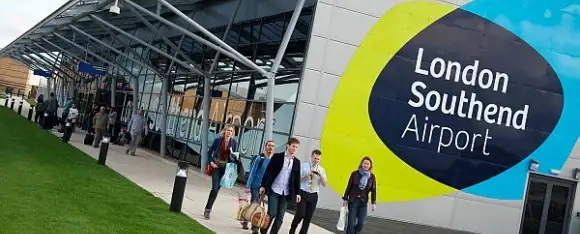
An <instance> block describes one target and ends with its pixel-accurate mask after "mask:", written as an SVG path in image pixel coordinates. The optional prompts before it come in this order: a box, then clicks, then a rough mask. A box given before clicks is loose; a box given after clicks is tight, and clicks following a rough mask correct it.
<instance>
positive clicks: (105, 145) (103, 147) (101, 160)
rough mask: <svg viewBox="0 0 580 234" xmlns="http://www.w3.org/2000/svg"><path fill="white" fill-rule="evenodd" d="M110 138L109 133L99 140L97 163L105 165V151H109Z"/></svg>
mask: <svg viewBox="0 0 580 234" xmlns="http://www.w3.org/2000/svg"><path fill="white" fill-rule="evenodd" d="M110 141H111V139H110V138H109V135H105V136H104V137H103V140H101V150H100V151H99V161H98V163H99V165H102V166H105V162H106V161H107V153H108V152H109V142H110Z"/></svg>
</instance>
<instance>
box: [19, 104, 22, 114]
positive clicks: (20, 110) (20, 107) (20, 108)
mask: <svg viewBox="0 0 580 234" xmlns="http://www.w3.org/2000/svg"><path fill="white" fill-rule="evenodd" d="M18 115H22V101H20V105H18Z"/></svg>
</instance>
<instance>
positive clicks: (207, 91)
mask: <svg viewBox="0 0 580 234" xmlns="http://www.w3.org/2000/svg"><path fill="white" fill-rule="evenodd" d="M241 3H242V0H238V3H237V6H236V10H235V11H234V13H233V14H232V17H231V18H230V22H228V26H227V27H226V31H225V32H224V36H223V39H224V40H225V39H226V38H227V36H228V34H229V32H230V29H231V28H232V25H233V24H234V21H235V19H236V16H237V15H238V10H239V9H240V5H241ZM220 54H221V53H220V52H219V51H218V52H216V54H215V57H214V59H213V62H212V64H211V67H210V69H209V76H206V77H205V78H204V79H203V99H202V106H203V108H202V111H203V112H202V116H201V121H202V123H201V173H202V174H205V169H206V166H207V161H208V158H209V156H208V155H207V152H208V148H209V111H210V108H211V107H210V105H211V87H210V86H211V75H212V74H213V72H214V70H215V68H216V67H217V65H218V60H219V58H220Z"/></svg>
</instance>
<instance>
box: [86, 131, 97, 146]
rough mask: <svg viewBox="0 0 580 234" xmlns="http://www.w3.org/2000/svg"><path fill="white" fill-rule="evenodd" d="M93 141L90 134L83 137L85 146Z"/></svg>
mask: <svg viewBox="0 0 580 234" xmlns="http://www.w3.org/2000/svg"><path fill="white" fill-rule="evenodd" d="M94 140H95V135H94V134H92V133H87V135H85V142H84V144H85V145H92V144H93V141H94Z"/></svg>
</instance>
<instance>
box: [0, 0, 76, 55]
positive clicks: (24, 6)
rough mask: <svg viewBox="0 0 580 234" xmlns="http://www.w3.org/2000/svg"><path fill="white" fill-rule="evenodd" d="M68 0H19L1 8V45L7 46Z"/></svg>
mask: <svg viewBox="0 0 580 234" xmlns="http://www.w3.org/2000/svg"><path fill="white" fill-rule="evenodd" d="M66 2H67V0H42V1H39V0H18V1H12V3H11V4H10V7H3V8H0V32H2V33H0V47H5V46H6V45H8V44H9V43H10V42H12V41H13V40H14V39H16V38H18V37H19V36H20V35H22V34H24V33H25V32H26V31H28V30H29V29H30V28H32V27H33V26H34V25H36V24H37V23H38V22H40V21H42V20H43V19H44V18H46V17H47V16H48V15H50V14H51V13H52V12H54V11H55V10H56V9H58V8H59V7H60V6H62V5H64V4H65V3H66Z"/></svg>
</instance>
